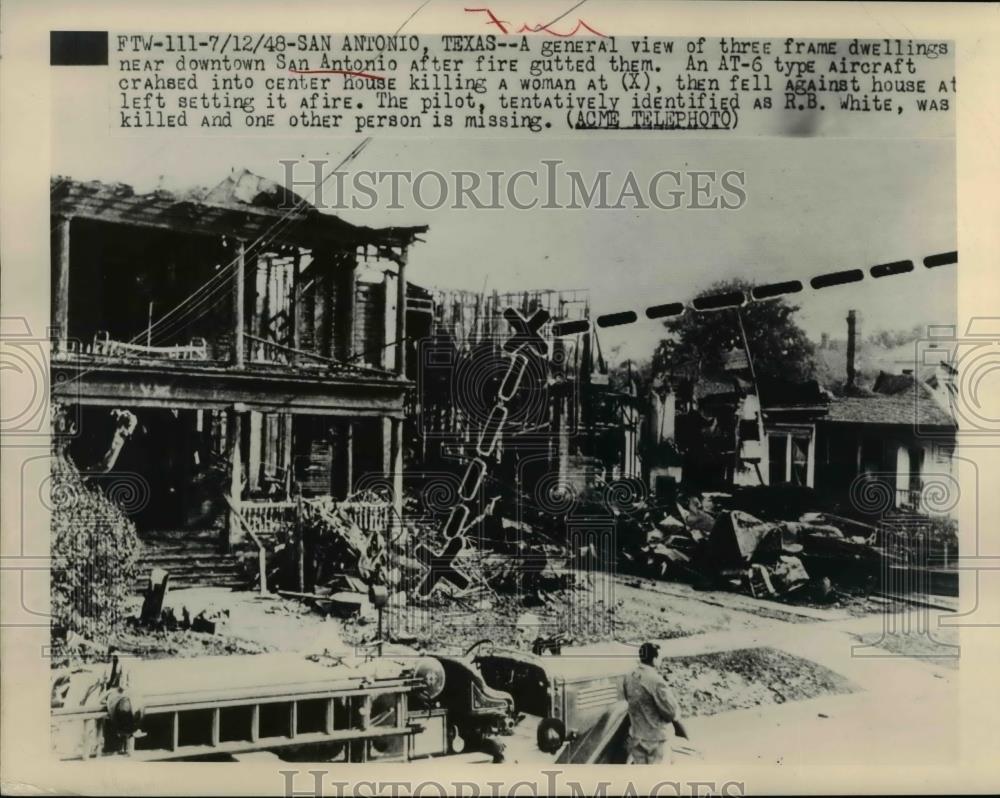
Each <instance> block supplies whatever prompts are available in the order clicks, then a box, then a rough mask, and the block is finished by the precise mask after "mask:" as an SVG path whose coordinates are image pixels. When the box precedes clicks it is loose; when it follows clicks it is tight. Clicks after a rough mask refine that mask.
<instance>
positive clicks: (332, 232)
mask: <svg viewBox="0 0 1000 798" xmlns="http://www.w3.org/2000/svg"><path fill="white" fill-rule="evenodd" d="M49 197H50V203H51V212H52V214H53V215H58V214H64V215H67V216H71V217H73V218H80V219H93V220H95V221H100V222H110V223H112V224H120V225H134V226H138V227H152V228H160V229H165V230H176V231H179V232H186V233H198V234H209V235H217V236H230V237H233V238H242V239H245V240H247V241H255V240H257V239H258V238H262V239H266V240H268V241H273V242H275V243H289V244H299V245H305V246H323V245H324V244H325V245H335V246H338V247H351V246H357V247H361V246H373V247H376V248H378V247H384V248H388V247H404V246H409V245H410V244H412V243H413V241H414V240H415V239H416V237H417V236H418V235H419V234H421V233H425V232H427V227H426V226H420V227H382V228H373V227H363V226H359V225H354V224H351V223H350V222H346V221H344V220H343V219H341V218H339V217H338V216H334V215H333V214H330V213H323V212H321V211H320V210H319V209H318V208H316V207H315V206H313V205H312V204H310V203H308V202H306V201H304V200H302V198H301V197H299V196H298V195H297V194H294V193H293V192H289V191H286V190H285V189H284V188H283V187H282V186H279V185H277V184H276V183H274V182H272V181H270V180H266V179H264V178H260V177H258V176H256V175H254V174H252V173H251V172H246V171H244V172H242V173H240V174H239V175H236V176H233V177H230V178H227V179H225V180H223V181H222V182H221V183H219V184H218V185H217V186H216V187H215V188H213V189H212V190H211V191H209V192H207V193H204V192H198V191H191V192H188V193H186V194H183V195H181V194H174V193H172V192H169V191H162V190H158V191H151V192H148V193H146V194H137V193H136V192H135V190H134V189H133V188H132V187H131V186H129V185H126V184H125V183H102V182H101V181H99V180H91V181H88V182H81V181H79V180H73V179H72V178H67V177H55V178H53V179H52V182H51V187H50V192H49ZM288 202H292V203H294V206H293V207H292V208H291V209H289V208H288V207H287V203H288ZM282 206H286V207H282Z"/></svg>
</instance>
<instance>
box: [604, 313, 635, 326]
mask: <svg viewBox="0 0 1000 798" xmlns="http://www.w3.org/2000/svg"><path fill="white" fill-rule="evenodd" d="M637 318H638V316H636V315H635V311H634V310H623V311H622V312H621V313H606V314H605V315H603V316H598V317H597V326H598V327H617V326H619V325H621V324H631V323H632V322H634V321H635V320H636V319H637Z"/></svg>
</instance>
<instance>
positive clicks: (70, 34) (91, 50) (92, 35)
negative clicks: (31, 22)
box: [49, 30, 108, 66]
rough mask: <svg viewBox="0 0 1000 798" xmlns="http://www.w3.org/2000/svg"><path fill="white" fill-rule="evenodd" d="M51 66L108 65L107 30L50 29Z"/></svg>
mask: <svg viewBox="0 0 1000 798" xmlns="http://www.w3.org/2000/svg"><path fill="white" fill-rule="evenodd" d="M49 65H50V66H107V65H108V32H107V31H106V30H52V31H49Z"/></svg>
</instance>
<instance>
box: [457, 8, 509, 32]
mask: <svg viewBox="0 0 1000 798" xmlns="http://www.w3.org/2000/svg"><path fill="white" fill-rule="evenodd" d="M465 10H466V11H467V12H469V13H473V14H475V13H479V12H485V13H486V15H487V16H488V17H489V20H487V22H486V24H487V25H496V26H497V27H498V28H500V30H501V32H503V33H510V31H508V30H507V28H505V27H504V25H510V21H509V20H506V19H497V18H496V15H495V14H494V13H493V10H492V9H490V8H467V9H465Z"/></svg>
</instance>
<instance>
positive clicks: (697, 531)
mask: <svg viewBox="0 0 1000 798" xmlns="http://www.w3.org/2000/svg"><path fill="white" fill-rule="evenodd" d="M706 505H707V506H706ZM713 509H714V508H713V507H712V504H711V502H710V501H705V502H703V501H702V500H701V498H698V497H694V498H692V499H691V500H689V502H688V504H687V506H684V505H683V504H681V503H678V504H676V505H675V506H674V507H672V508H670V510H668V511H661V512H660V513H656V512H652V511H649V510H645V509H644V511H643V513H642V514H641V515H640V516H638V517H636V516H633V517H631V518H630V519H628V521H627V522H626V524H625V527H626V529H627V530H628V531H627V533H626V535H625V546H624V547H623V557H624V559H625V562H626V565H628V566H630V570H633V571H638V572H640V573H645V574H647V575H650V576H654V577H657V578H661V579H671V580H679V581H688V582H693V583H695V584H698V585H702V586H705V587H729V588H736V589H741V590H743V591H745V592H747V593H749V594H750V595H752V596H754V597H761V598H764V597H768V598H769V597H776V596H788V595H790V594H795V593H797V592H799V591H801V590H802V589H803V588H805V587H807V586H810V585H811V586H812V588H813V597H814V598H816V599H820V600H824V599H829V598H831V596H832V595H833V594H834V593H835V592H836V591H835V590H834V587H833V585H834V584H850V585H852V586H860V587H864V588H866V589H870V588H871V587H872V586H873V585H874V584H875V583H876V581H877V580H878V578H879V575H880V574H881V573H882V569H883V568H885V567H887V565H888V564H890V563H900V562H903V561H904V559H905V553H904V552H901V551H900V550H899V549H898V548H895V547H892V546H890V545H888V544H887V542H885V541H883V540H882V539H881V536H880V533H879V529H878V528H877V527H874V526H871V525H868V524H864V523H862V522H859V521H854V520H852V519H849V518H844V517H841V516H835V515H829V514H825V513H815V512H810V513H804V514H802V515H801V516H800V517H799V518H798V520H797V521H783V520H775V521H764V520H761V519H760V518H757V517H756V516H753V515H750V514H749V513H747V512H743V511H741V510H735V509H734V510H724V511H721V512H718V513H715V512H713ZM657 516H659V517H657Z"/></svg>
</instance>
